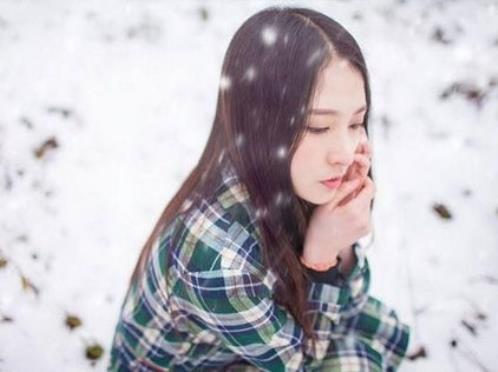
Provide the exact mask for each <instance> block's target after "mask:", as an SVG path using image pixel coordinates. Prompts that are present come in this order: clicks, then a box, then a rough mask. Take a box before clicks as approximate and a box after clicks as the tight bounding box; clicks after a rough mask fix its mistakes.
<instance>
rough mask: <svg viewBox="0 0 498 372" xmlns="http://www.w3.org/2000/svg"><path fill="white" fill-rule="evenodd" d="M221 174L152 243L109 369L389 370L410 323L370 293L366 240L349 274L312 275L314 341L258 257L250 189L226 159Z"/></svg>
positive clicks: (121, 318) (404, 344)
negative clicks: (208, 195)
mask: <svg viewBox="0 0 498 372" xmlns="http://www.w3.org/2000/svg"><path fill="white" fill-rule="evenodd" d="M222 178H223V179H222V182H221V184H220V187H219V189H218V190H217V192H216V194H215V195H214V196H213V198H212V199H210V200H204V201H203V203H202V204H201V205H200V206H198V207H196V208H194V210H193V211H192V212H189V213H188V215H187V214H185V213H181V214H179V215H178V216H177V218H176V219H175V220H174V221H173V223H172V224H171V225H169V226H168V227H167V228H166V229H165V230H164V231H163V233H162V234H161V235H160V237H159V238H158V239H157V241H156V242H155V245H154V247H153V250H152V254H151V256H150V259H149V261H148V263H147V266H146V270H145V272H144V274H143V276H142V278H141V279H140V280H139V281H138V282H137V283H136V284H135V285H134V286H133V287H131V288H130V289H129V291H128V293H127V295H126V296H125V299H124V301H123V304H122V307H121V311H120V314H119V319H118V323H117V325H116V329H115V334H114V338H113V341H112V347H111V356H110V363H109V366H108V370H109V371H169V370H171V371H257V370H263V371H272V372H274V371H338V372H346V371H351V372H353V371H354V372H358V371H395V370H396V369H397V367H398V366H399V364H400V363H401V361H402V359H403V357H404V355H405V352H406V349H407V346H408V341H409V335H410V328H409V326H408V325H406V324H405V323H402V322H400V320H399V319H398V317H397V315H396V313H395V311H394V310H393V309H392V308H389V307H388V306H386V305H385V304H383V303H382V302H381V301H379V300H378V299H376V298H374V297H372V296H370V295H369V294H368V289H369V284H370V270H369V264H368V260H367V258H366V256H365V252H364V247H362V245H360V244H359V243H355V244H354V246H353V248H354V252H355V256H356V263H355V266H354V268H353V270H352V271H351V273H350V274H349V275H348V276H347V277H345V278H343V279H342V280H341V279H338V280H334V281H333V282H326V281H323V280H322V281H319V280H314V279H313V280H312V282H311V286H310V289H309V293H308V301H309V302H308V304H309V311H310V312H311V313H312V316H313V318H314V330H315V332H316V335H317V337H318V341H317V348H316V350H313V349H312V347H311V341H310V340H308V339H306V338H305V337H304V334H303V330H302V328H301V327H300V326H299V324H298V323H296V321H295V320H294V318H293V317H292V315H291V314H290V312H289V311H288V310H287V309H286V308H284V307H282V306H280V305H279V304H277V303H276V302H275V301H274V300H273V299H272V294H273V289H274V284H275V276H274V275H273V273H272V271H271V270H265V269H264V267H263V265H262V252H261V246H260V244H259V241H260V240H259V239H258V238H259V235H258V231H257V229H256V225H255V223H254V221H255V219H256V215H257V214H256V211H254V209H253V207H252V206H251V204H250V203H249V197H248V193H247V190H246V189H245V188H244V186H243V185H242V184H241V183H240V182H239V180H238V179H237V176H236V173H235V172H234V170H233V167H232V166H231V165H230V164H228V165H227V166H226V167H225V168H224V170H223V177H222ZM173 241H175V243H176V244H172V242H173ZM169 250H173V252H172V253H173V256H172V260H170V261H171V262H169V260H168V259H167V253H168V251H169ZM166 275H168V280H169V286H168V288H166V285H165V277H166Z"/></svg>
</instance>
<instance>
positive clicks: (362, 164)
mask: <svg viewBox="0 0 498 372" xmlns="http://www.w3.org/2000/svg"><path fill="white" fill-rule="evenodd" d="M354 161H355V162H356V163H357V164H358V167H357V170H356V172H357V173H356V175H357V177H362V178H363V177H365V176H366V175H367V174H368V170H369V168H370V165H371V163H370V159H369V158H368V157H367V156H366V155H363V154H355V156H354Z"/></svg>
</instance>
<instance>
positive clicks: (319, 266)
mask: <svg viewBox="0 0 498 372" xmlns="http://www.w3.org/2000/svg"><path fill="white" fill-rule="evenodd" d="M299 259H300V261H301V263H302V264H303V265H304V266H306V267H307V268H310V269H312V270H315V271H327V270H329V269H330V268H331V267H334V266H336V265H338V264H339V262H340V261H341V259H340V257H337V259H336V261H335V262H334V263H332V264H328V263H318V264H313V265H309V264H307V263H306V262H304V260H303V256H301V257H299Z"/></svg>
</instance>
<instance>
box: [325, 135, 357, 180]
mask: <svg viewBox="0 0 498 372" xmlns="http://www.w3.org/2000/svg"><path fill="white" fill-rule="evenodd" d="M354 142H355V141H354V140H353V139H351V138H347V137H346V136H343V137H342V138H338V139H337V140H336V141H333V143H331V144H330V145H329V147H328V149H327V163H328V164H329V165H330V166H331V167H332V168H333V169H334V173H340V174H344V173H346V170H347V169H348V168H349V166H350V165H351V164H352V163H353V160H354V151H355V146H356V144H355V143H354Z"/></svg>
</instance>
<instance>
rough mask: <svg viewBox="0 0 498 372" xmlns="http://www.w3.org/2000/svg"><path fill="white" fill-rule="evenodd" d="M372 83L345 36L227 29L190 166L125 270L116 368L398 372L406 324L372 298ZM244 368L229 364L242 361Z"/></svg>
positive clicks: (328, 27)
mask: <svg viewBox="0 0 498 372" xmlns="http://www.w3.org/2000/svg"><path fill="white" fill-rule="evenodd" d="M370 107H371V102H370V88H369V81H368V73H367V68H366V65H365V61H364V58H363V55H362V53H361V51H360V48H359V47H358V45H357V43H356V42H355V40H354V38H353V37H352V36H351V35H350V34H349V33H348V32H347V31H346V30H345V29H344V28H343V27H342V26H341V25H340V24H338V23H337V22H335V21H334V20H332V19H331V18H329V17H327V16H325V15H323V14H320V13H318V12H315V11H312V10H310V9H305V8H289V7H285V8H281V7H272V8H268V9H265V10H262V11H260V12H258V13H257V14H255V15H253V16H252V17H250V18H249V19H248V20H247V21H246V22H245V23H244V24H243V25H242V26H241V27H240V29H239V30H238V31H237V32H236V34H235V35H234V37H233V39H232V41H231V43H230V45H229V47H228V50H227V52H226V56H225V59H224V62H223V67H222V77H221V83H220V90H219V93H218V102H217V107H216V115H215V118H214V122H213V127H212V131H211V134H210V136H209V139H208V142H207V145H206V148H205V149H204V151H203V153H202V156H201V158H200V160H199V163H198V164H197V166H196V167H195V168H194V169H193V171H192V173H191V174H190V175H189V177H188V178H187V179H186V181H185V182H184V183H183V185H182V186H181V187H180V189H179V190H178V192H177V193H176V195H174V197H173V199H172V200H171V201H170V203H169V204H168V205H167V206H166V208H165V210H164V212H163V213H162V215H161V217H160V219H159V221H158V222H157V224H156V226H155V227H154V229H153V231H152V233H151V236H150V237H149V239H148V241H147V242H146V244H145V246H144V248H143V251H142V253H141V256H140V258H139V260H138V262H137V265H136V267H135V270H134V272H133V275H132V277H131V281H130V286H129V290H128V293H127V295H126V297H125V299H124V302H123V306H122V308H121V312H120V317H119V321H118V324H117V326H116V332H115V336H114V339H113V343H112V350H111V360H110V365H109V370H113V371H129V370H132V371H166V370H174V371H192V370H195V371H210V370H211V371H220V370H251V369H252V370H264V371H272V372H273V371H284V370H285V371H303V370H306V371H308V370H324V371H394V370H396V369H397V367H398V366H399V364H400V363H401V361H402V359H403V357H404V356H405V353H406V350H407V346H408V341H409V334H410V328H409V326H408V325H406V324H404V323H402V322H401V321H399V319H398V317H397V315H396V312H395V311H394V309H392V308H390V307H388V306H387V305H385V304H384V303H382V302H381V301H380V300H378V299H376V298H374V297H372V296H371V295H369V294H368V288H369V283H370V271H369V265H368V260H367V258H366V256H365V255H364V253H365V252H364V250H365V247H364V246H363V245H362V244H360V243H359V242H358V240H359V239H360V238H361V237H363V236H364V235H367V234H369V233H370V232H371V209H372V206H373V200H372V199H373V196H374V190H375V186H374V182H373V180H372V175H371V171H370V161H371V146H370V145H369V143H368V114H369V111H370ZM236 368H239V369H236Z"/></svg>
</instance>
